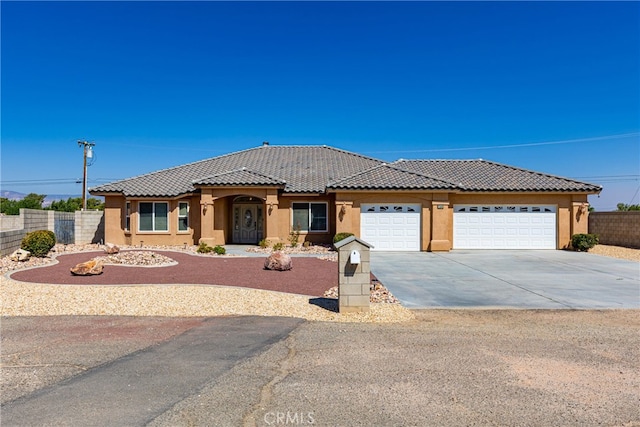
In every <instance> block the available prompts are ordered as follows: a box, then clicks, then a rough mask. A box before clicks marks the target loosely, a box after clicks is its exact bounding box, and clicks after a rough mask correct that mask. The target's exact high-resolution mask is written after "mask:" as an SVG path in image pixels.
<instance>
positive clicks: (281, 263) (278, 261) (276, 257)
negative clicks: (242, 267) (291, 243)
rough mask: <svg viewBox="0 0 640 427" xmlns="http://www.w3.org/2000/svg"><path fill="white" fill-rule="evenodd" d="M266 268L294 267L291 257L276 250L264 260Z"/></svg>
mask: <svg viewBox="0 0 640 427" xmlns="http://www.w3.org/2000/svg"><path fill="white" fill-rule="evenodd" d="M264 268H265V270H276V271H287V270H291V269H292V268H293V264H292V262H291V257H290V256H289V255H287V254H285V253H284V252H281V251H276V252H274V253H272V254H271V255H269V257H268V258H267V259H266V260H265V261H264Z"/></svg>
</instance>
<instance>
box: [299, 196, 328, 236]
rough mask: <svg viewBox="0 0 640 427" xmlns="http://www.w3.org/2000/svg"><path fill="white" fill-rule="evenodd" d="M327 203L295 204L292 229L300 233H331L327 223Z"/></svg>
mask: <svg viewBox="0 0 640 427" xmlns="http://www.w3.org/2000/svg"><path fill="white" fill-rule="evenodd" d="M327 206H328V205H327V203H325V202H321V203H298V202H296V203H293V207H292V215H293V218H292V222H291V223H292V227H293V229H295V230H300V231H307V232H308V231H312V232H323V231H324V232H326V231H329V228H328V222H327Z"/></svg>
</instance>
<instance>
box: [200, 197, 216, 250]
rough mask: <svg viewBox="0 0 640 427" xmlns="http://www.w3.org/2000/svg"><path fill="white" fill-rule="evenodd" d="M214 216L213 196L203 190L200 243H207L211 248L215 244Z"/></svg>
mask: <svg viewBox="0 0 640 427" xmlns="http://www.w3.org/2000/svg"><path fill="white" fill-rule="evenodd" d="M214 214H215V209H214V202H213V194H212V193H211V192H210V191H204V190H203V192H202V195H201V196H200V228H201V230H200V243H206V244H207V245H210V246H213V244H214V233H213V225H214V222H213V221H214V217H215V215H214Z"/></svg>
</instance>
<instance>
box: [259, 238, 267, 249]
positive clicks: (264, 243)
mask: <svg viewBox="0 0 640 427" xmlns="http://www.w3.org/2000/svg"><path fill="white" fill-rule="evenodd" d="M258 246H260V247H261V248H262V249H266V248H268V247H269V241H268V240H267V239H262V240H260V242H259V243H258Z"/></svg>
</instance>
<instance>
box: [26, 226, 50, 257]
mask: <svg viewBox="0 0 640 427" xmlns="http://www.w3.org/2000/svg"><path fill="white" fill-rule="evenodd" d="M55 245H56V235H55V234H54V233H53V231H50V230H36V231H32V232H31V233H27V235H26V236H24V238H23V239H22V243H21V245H20V247H21V248H22V249H24V250H25V251H29V252H30V253H31V255H33V256H35V257H38V258H43V257H45V256H47V254H48V253H49V251H50V250H51V248H53V247H54V246H55Z"/></svg>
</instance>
